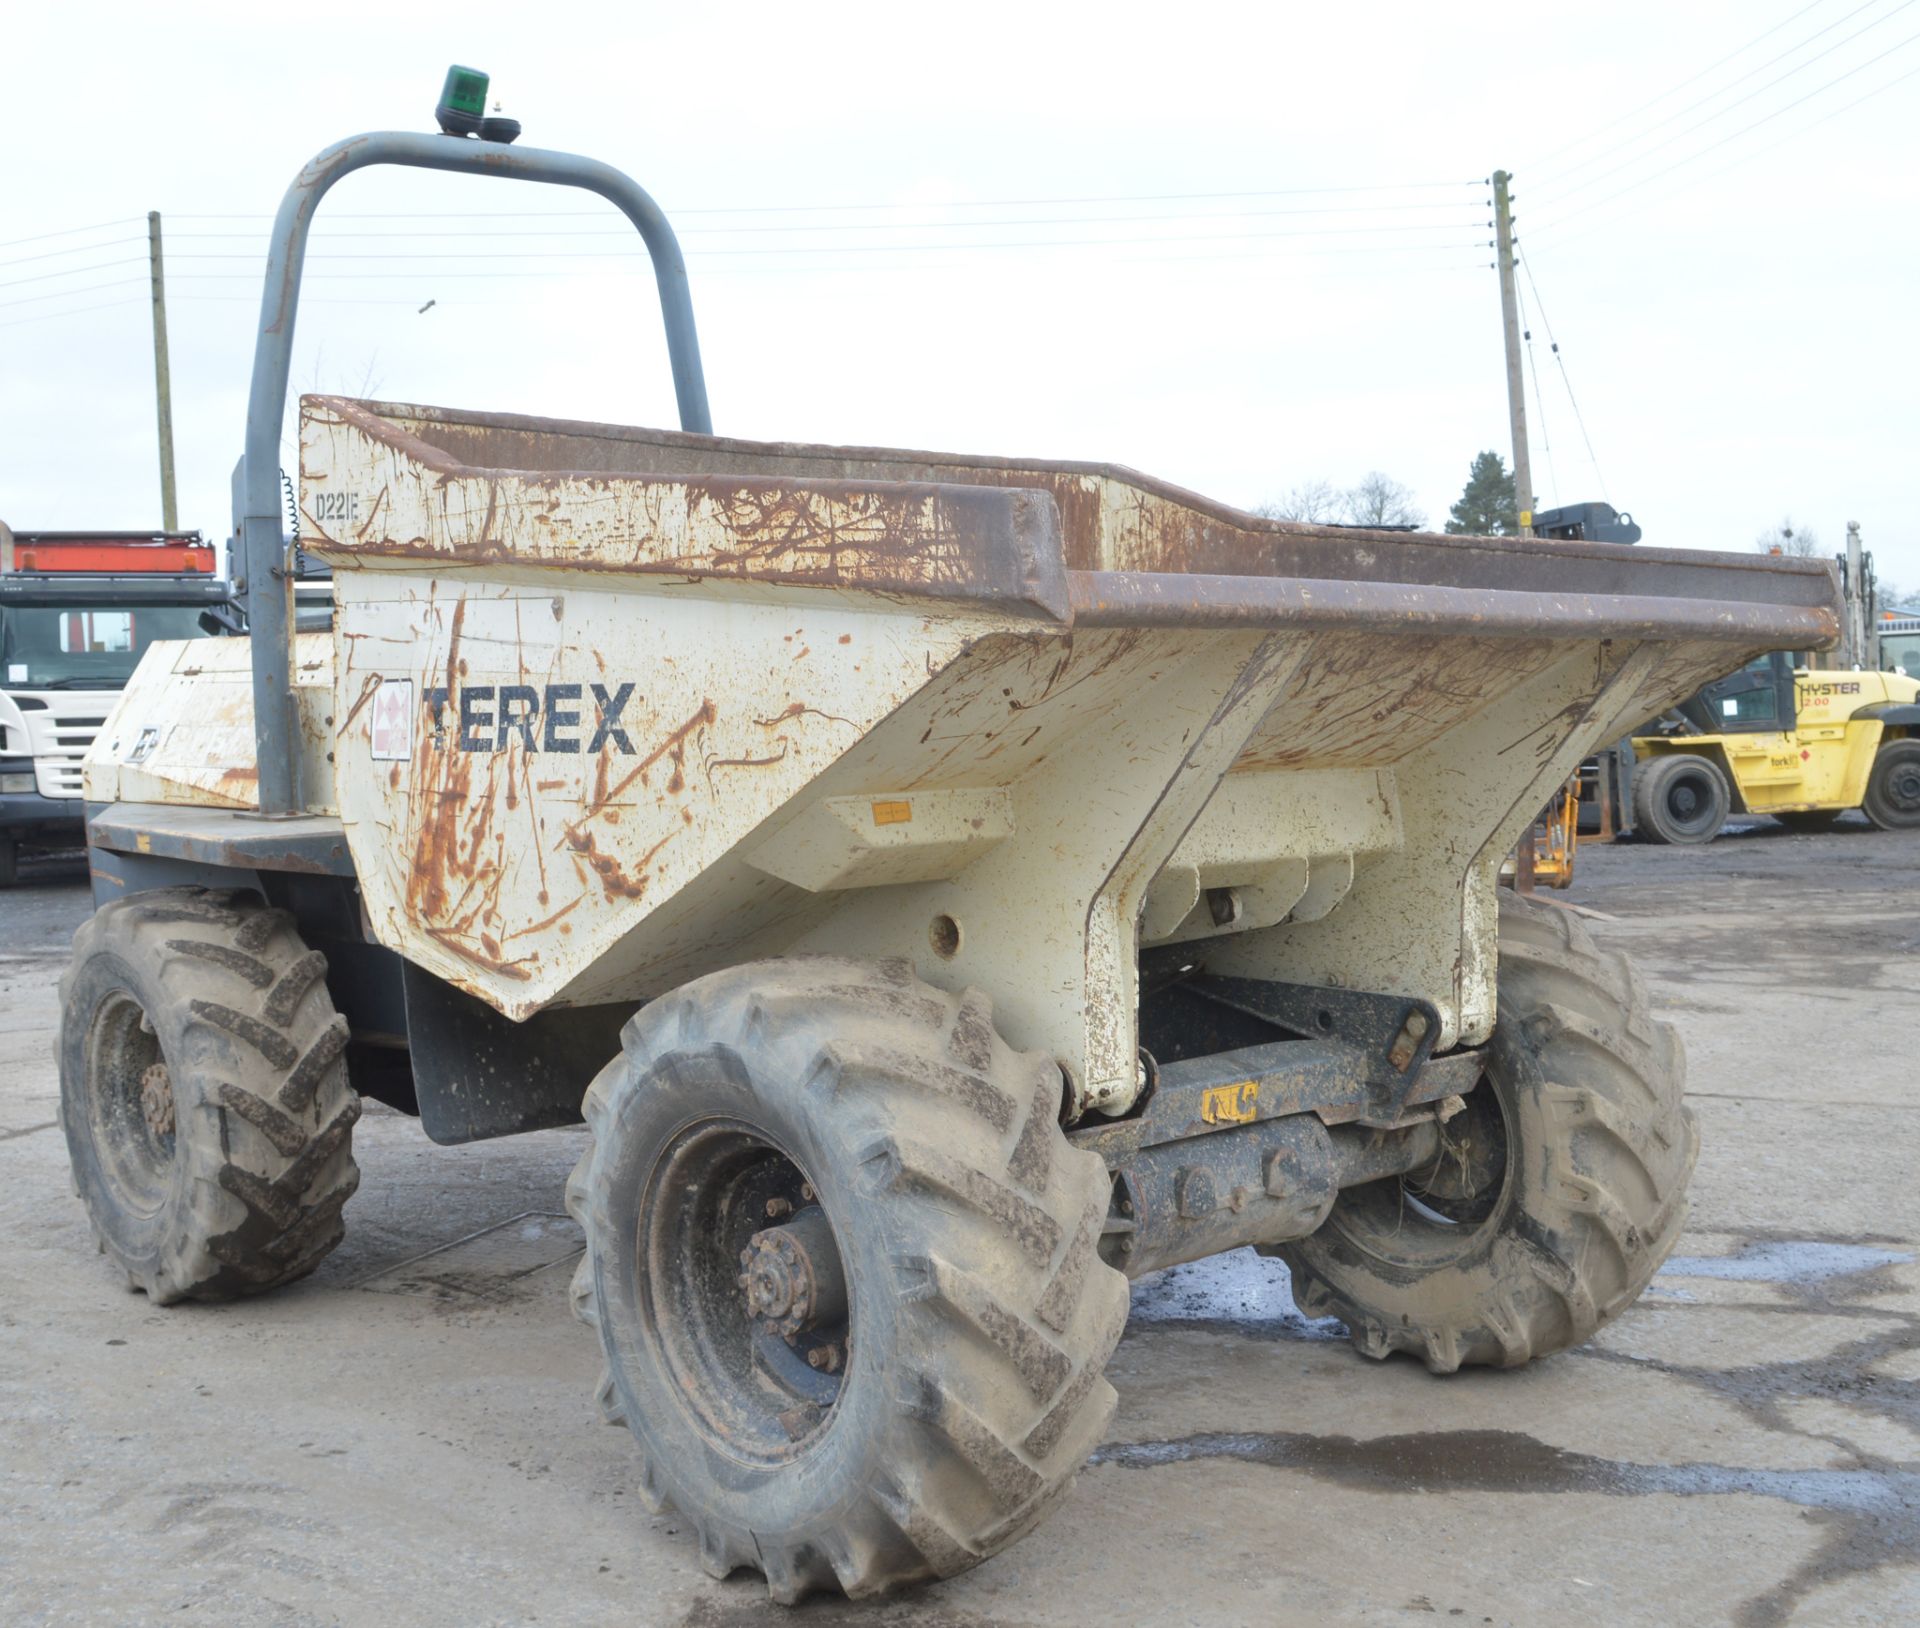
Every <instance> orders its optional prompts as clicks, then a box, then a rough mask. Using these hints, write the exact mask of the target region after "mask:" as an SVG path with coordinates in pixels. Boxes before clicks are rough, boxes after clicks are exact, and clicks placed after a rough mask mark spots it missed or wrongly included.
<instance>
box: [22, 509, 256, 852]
mask: <svg viewBox="0 0 1920 1628" xmlns="http://www.w3.org/2000/svg"><path fill="white" fill-rule="evenodd" d="M215 563H216V562H215V559H214V550H213V548H212V546H211V545H210V544H208V543H206V542H203V541H202V540H201V537H200V534H199V533H198V532H193V531H189V532H144V531H142V532H129V531H20V532H16V531H14V530H13V529H12V528H11V527H10V526H8V525H6V524H5V523H4V522H0V887H5V886H7V885H8V884H10V883H11V882H12V881H13V880H14V878H15V876H16V874H17V867H18V865H19V860H20V856H21V855H22V854H23V853H35V852H38V853H49V852H58V851H62V850H68V849H75V850H77V849H79V848H81V847H83V846H84V845H85V843H86V833H85V814H86V805H85V803H84V801H83V800H82V797H81V775H82V764H83V762H84V760H85V758H86V754H87V748H88V747H89V746H91V745H92V744H93V737H94V735H95V733H96V732H97V731H98V730H99V728H100V726H101V724H102V723H104V722H105V721H106V716H107V711H108V709H109V708H110V707H111V706H112V705H113V696H114V694H115V693H116V692H117V691H118V690H119V689H120V687H121V685H123V684H124V683H125V682H126V681H127V679H128V678H129V677H130V676H131V675H132V673H133V669H134V666H135V664H136V663H137V662H138V661H139V659H140V656H141V653H142V652H143V651H145V650H146V648H147V646H148V645H150V644H153V643H155V642H156V641H157V640H161V639H167V640H173V639H190V638H197V637H199V636H201V634H202V632H203V630H202V628H201V626H200V617H201V615H202V613H203V612H205V611H208V610H211V609H214V608H216V607H218V606H220V605H221V604H222V603H223V602H224V601H225V599H226V593H227V589H226V584H225V583H224V582H222V581H221V580H220V579H219V578H218V577H217V576H216V575H215V573H214V567H215Z"/></svg>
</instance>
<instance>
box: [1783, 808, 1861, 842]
mask: <svg viewBox="0 0 1920 1628" xmlns="http://www.w3.org/2000/svg"><path fill="white" fill-rule="evenodd" d="M1844 812H1845V810H1844V809H1838V808H1796V809H1793V810H1792V811H1790V812H1788V813H1782V814H1776V815H1774V818H1775V819H1776V820H1778V821H1779V822H1780V823H1781V824H1782V825H1784V826H1785V827H1786V828H1787V829H1788V830H1789V831H1799V832H1802V833H1804V834H1806V835H1808V836H1812V835H1816V834H1817V833H1819V832H1821V831H1831V830H1832V829H1833V827H1834V824H1835V822H1836V821H1837V820H1838V819H1839V818H1840V816H1841V815H1842V814H1843V813H1844Z"/></svg>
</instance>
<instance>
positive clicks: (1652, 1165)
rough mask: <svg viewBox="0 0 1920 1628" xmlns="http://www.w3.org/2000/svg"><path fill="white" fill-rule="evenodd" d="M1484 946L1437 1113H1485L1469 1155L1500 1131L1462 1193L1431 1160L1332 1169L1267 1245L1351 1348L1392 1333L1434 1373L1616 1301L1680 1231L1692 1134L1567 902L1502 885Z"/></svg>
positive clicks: (1679, 1086) (1554, 1344)
mask: <svg viewBox="0 0 1920 1628" xmlns="http://www.w3.org/2000/svg"><path fill="white" fill-rule="evenodd" d="M1499 950H1500V966H1499V979H1500V987H1499V1010H1498V1018H1497V1022H1496V1027H1495V1030H1494V1034H1493V1038H1492V1040H1491V1042H1490V1044H1489V1048H1488V1060H1487V1070H1486V1074H1485V1076H1484V1077H1483V1078H1482V1079H1481V1081H1480V1082H1479V1084H1478V1085H1477V1086H1476V1088H1475V1089H1474V1091H1473V1092H1472V1093H1471V1094H1470V1095H1469V1096H1468V1099H1467V1100H1468V1103H1469V1105H1470V1109H1469V1113H1468V1114H1463V1115H1461V1116H1459V1117H1458V1119H1456V1121H1455V1122H1454V1123H1453V1126H1451V1127H1450V1129H1451V1130H1452V1131H1453V1132H1454V1134H1455V1135H1456V1136H1457V1137H1459V1138H1460V1140H1459V1141H1457V1142H1456V1144H1455V1147H1456V1149H1464V1148H1465V1147H1466V1138H1467V1135H1468V1127H1470V1126H1472V1125H1474V1124H1475V1119H1474V1118H1473V1117H1470V1116H1488V1115H1491V1117H1490V1118H1488V1117H1481V1118H1479V1120H1478V1126H1479V1129H1478V1132H1477V1135H1478V1141H1479V1147H1480V1149H1481V1150H1482V1152H1481V1155H1479V1156H1480V1157H1483V1156H1484V1150H1485V1149H1487V1148H1488V1147H1497V1148H1499V1149H1500V1157H1499V1159H1498V1160H1497V1164H1496V1165H1493V1166H1489V1168H1491V1169H1493V1172H1494V1173H1493V1177H1492V1179H1490V1180H1489V1181H1487V1182H1485V1183H1484V1184H1482V1187H1481V1189H1480V1190H1479V1191H1478V1192H1475V1193H1472V1194H1464V1193H1463V1192H1462V1191H1461V1190H1460V1188H1459V1187H1458V1186H1449V1184H1448V1183H1447V1182H1445V1181H1443V1180H1440V1179H1439V1175H1440V1170H1439V1167H1436V1169H1435V1170H1429V1171H1422V1172H1416V1173H1415V1174H1414V1175H1412V1176H1409V1177H1406V1178H1401V1179H1396V1180H1390V1181H1381V1182H1373V1183H1370V1184H1368V1185H1366V1186H1363V1187H1354V1188H1349V1189H1348V1190H1347V1191H1346V1192H1344V1193H1342V1194H1341V1196H1340V1199H1339V1201H1338V1202H1337V1203H1336V1204H1335V1206H1334V1209H1333V1213H1332V1214H1331V1215H1330V1216H1329V1217H1328V1219H1327V1221H1326V1222H1325V1223H1324V1224H1323V1225H1322V1226H1321V1228H1320V1230H1319V1231H1317V1232H1315V1233H1314V1234H1313V1235H1312V1236H1311V1237H1309V1238H1307V1239H1305V1240H1303V1241H1302V1242H1300V1243H1297V1244H1291V1245H1286V1246H1283V1247H1282V1248H1281V1249H1280V1250H1279V1251H1278V1253H1279V1254H1281V1255H1282V1256H1283V1258H1284V1259H1285V1260H1286V1262H1287V1264H1288V1265H1289V1267H1290V1268H1291V1269H1292V1271H1293V1289H1294V1299H1295V1301H1296V1302H1297V1303H1298V1305H1299V1306H1300V1309H1301V1310H1302V1311H1304V1312H1306V1313H1307V1314H1308V1315H1310V1316H1332V1317H1338V1318H1339V1319H1340V1320H1341V1321H1342V1322H1344V1323H1345V1324H1346V1325H1347V1327H1348V1329H1349V1331H1350V1332H1351V1334H1352V1338H1353V1343H1354V1345H1355V1347H1356V1348H1357V1349H1358V1350H1360V1351H1361V1352H1362V1353H1363V1354H1365V1355H1367V1356H1370V1357H1375V1358H1383V1357H1386V1356H1388V1355H1390V1354H1391V1353H1392V1352H1395V1351H1406V1352H1409V1353H1411V1354H1412V1355H1414V1356H1416V1357H1419V1358H1421V1359H1422V1360H1423V1361H1424V1362H1425V1363H1426V1365H1427V1366H1428V1367H1429V1368H1430V1369H1432V1370H1433V1371H1434V1372H1435V1373H1451V1372H1452V1371H1453V1370H1455V1369H1456V1368H1459V1367H1462V1366H1463V1365H1468V1364H1488V1365H1493V1366H1498V1367H1503V1368H1512V1367H1517V1366H1519V1365H1520V1364H1521V1363H1524V1362H1527V1361H1529V1360H1531V1359H1533V1358H1536V1357H1543V1356H1547V1355H1549V1354H1551V1353H1553V1352H1555V1351H1563V1350H1565V1349H1567V1348H1568V1347H1569V1346H1574V1345H1578V1344H1580V1343H1581V1342H1582V1341H1583V1340H1585V1339H1587V1338H1588V1337H1589V1336H1590V1335H1592V1334H1593V1332H1594V1331H1595V1330H1596V1329H1598V1328H1599V1327H1600V1326H1601V1325H1602V1324H1603V1323H1606V1322H1608V1321H1609V1320H1610V1319H1612V1318H1614V1317H1617V1316H1618V1315H1619V1314H1620V1313H1621V1312H1622V1311H1624V1310H1625V1309H1626V1308H1627V1307H1628V1306H1629V1305H1630V1304H1632V1302H1633V1301H1634V1299H1635V1298H1636V1297H1637V1296H1638V1295H1639V1294H1640V1292H1641V1290H1643V1289H1644V1288H1645V1287H1646V1286H1647V1283H1648V1281H1649V1279H1651V1278H1652V1276H1653V1274H1654V1272H1655V1271H1656V1270H1657V1269H1658V1268H1659V1266H1660V1263H1661V1262H1662V1261H1664V1260H1665V1259H1666V1257H1667V1255H1668V1253H1669V1252H1670V1251H1671V1250H1672V1248H1673V1244H1674V1241H1675V1239H1677V1238H1678V1237H1679V1235H1680V1229H1681V1225H1682V1223H1683V1222H1684V1221H1685V1219H1686V1208H1687V1206H1686V1189H1687V1182H1688V1179H1689V1177H1690V1176H1691V1175H1692V1173H1693V1165H1694V1159H1695V1156H1696V1155H1697V1153H1698V1151H1699V1134H1698V1132H1697V1130H1696V1129H1695V1126H1694V1121H1693V1114H1692V1112H1691V1111H1690V1110H1689V1109H1688V1108H1687V1107H1686V1106H1685V1105H1684V1104H1683V1102H1682V1101H1681V1097H1682V1094H1683V1091H1684V1089H1685V1083H1686V1079H1685V1076H1686V1062H1685V1056H1684V1053H1683V1052H1682V1050H1681V1045H1680V1040H1679V1036H1678V1035H1676V1034H1675V1033H1674V1031H1673V1029H1672V1027H1671V1026H1670V1025H1668V1024H1665V1023H1658V1022H1655V1021H1654V1020H1653V1019H1652V1018H1651V1017H1650V1016H1649V1015H1648V1010H1647V998H1646V991H1645V989H1644V987H1643V986H1642V984H1641V982H1640V979H1639V977H1638V975H1637V974H1636V973H1635V971H1634V970H1633V967H1632V964H1631V963H1630V962H1629V961H1628V960H1627V958H1626V957H1625V956H1623V955H1620V954H1617V953H1615V952H1611V951H1608V952H1603V951H1601V950H1599V949H1598V948H1596V946H1595V945H1594V943H1593V941H1592V939H1591V938H1590V936H1589V935H1588V933H1587V931H1586V929H1585V928H1584V927H1583V926H1582V925H1581V924H1580V923H1579V922H1578V921H1577V920H1576V919H1575V918H1574V916H1573V915H1572V913H1571V912H1569V911H1566V910H1563V909H1557V908H1555V907H1553V906H1550V905H1546V904H1542V903H1538V902H1536V901H1534V900H1530V899H1523V898H1519V897H1517V896H1514V895H1511V894H1507V895H1503V896H1502V898H1501V901H1500V939H1499ZM1446 1157H1447V1156H1446V1155H1444V1154H1443V1164H1444V1161H1445V1159H1446ZM1457 1157H1458V1158H1459V1161H1460V1164H1459V1167H1460V1168H1464V1167H1465V1165H1466V1155H1465V1153H1464V1152H1461V1153H1459V1154H1458V1155H1457ZM1439 1188H1447V1189H1448V1196H1447V1197H1445V1198H1442V1197H1440V1196H1439V1195H1438V1192H1437V1191H1436V1190H1437V1189H1439Z"/></svg>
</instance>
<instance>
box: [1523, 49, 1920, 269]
mask: <svg viewBox="0 0 1920 1628" xmlns="http://www.w3.org/2000/svg"><path fill="white" fill-rule="evenodd" d="M1916 74H1920V67H1914V68H1909V69H1908V70H1907V71H1906V72H1905V73H1903V74H1897V75H1895V77H1893V78H1892V79H1889V80H1888V81H1887V82H1886V83H1885V84H1883V85H1875V86H1874V88H1873V89H1872V90H1869V91H1863V92H1862V93H1861V94H1860V95H1858V96H1856V97H1854V98H1853V100H1852V101H1850V102H1842V103H1841V104H1840V105H1839V106H1838V107H1836V108H1832V109H1830V110H1829V111H1827V112H1825V113H1822V114H1821V115H1820V117H1819V118H1817V119H1809V120H1808V121H1807V122H1806V123H1805V124H1803V125H1800V126H1798V127H1797V128H1795V129H1793V130H1789V131H1788V132H1787V133H1786V134H1785V135H1783V136H1781V137H1780V139H1779V140H1777V141H1769V142H1766V143H1764V144H1763V145H1761V146H1759V147H1756V148H1754V149H1753V150H1752V151H1751V152H1746V153H1742V154H1741V155H1740V156H1739V157H1738V158H1736V159H1733V160H1731V161H1730V162H1728V163H1725V164H1721V165H1719V166H1718V167H1717V168H1714V169H1711V170H1708V171H1707V172H1706V173H1705V174H1704V175H1693V176H1688V177H1687V178H1686V179H1685V180H1683V181H1681V182H1680V183H1679V185H1677V186H1671V187H1668V188H1667V189H1666V190H1665V191H1664V192H1656V193H1654V194H1653V195H1652V196H1651V197H1649V198H1647V199H1646V200H1645V202H1647V203H1650V204H1651V203H1661V202H1664V201H1665V200H1666V199H1668V198H1672V197H1676V196H1677V195H1678V194H1680V193H1682V192H1685V191H1686V190H1687V189H1688V188H1689V187H1697V186H1705V185H1706V184H1707V182H1709V181H1712V180H1716V179H1718V178H1719V177H1720V176H1722V175H1725V174H1727V173H1728V172H1729V171H1732V170H1737V169H1739V168H1740V166H1741V165H1742V164H1751V163H1752V162H1753V161H1754V160H1755V159H1756V158H1764V157H1765V156H1766V155H1767V154H1768V153H1773V152H1778V151H1779V150H1780V149H1781V148H1782V147H1784V146H1786V145H1787V144H1788V143H1789V142H1794V141H1798V140H1799V139H1800V138H1801V137H1802V136H1804V135H1806V134H1808V133H1809V132H1810V131H1813V130H1817V129H1818V128H1819V127H1820V126H1821V125H1823V124H1825V123H1827V122H1828V121H1829V120H1830V119H1837V118H1839V117H1840V116H1841V115H1842V114H1843V113H1851V112H1852V111H1853V110H1854V109H1855V108H1856V107H1859V106H1860V105H1861V104H1862V103H1863V102H1870V101H1872V100H1873V99H1874V97H1876V96H1880V95H1883V94H1884V93H1885V92H1887V91H1890V90H1892V89H1893V88H1894V86H1896V85H1900V84H1904V83H1905V82H1906V81H1907V80H1909V79H1912V78H1913V77H1914V76H1915V75H1916ZM1638 190H1639V189H1638V188H1637V187H1625V188H1622V189H1621V191H1619V192H1616V193H1615V194H1613V199H1619V198H1624V197H1625V196H1626V195H1627V194H1628V193H1629V192H1637V191H1638ZM1613 199H1605V200H1602V203H1603V204H1604V203H1606V202H1611V201H1613ZM1601 206H1602V205H1601V204H1594V205H1590V206H1588V208H1587V209H1585V210H1579V211H1576V213H1577V214H1581V215H1585V214H1587V213H1590V212H1591V211H1592V210H1595V209H1598V208H1600V207H1601ZM1571 218H1572V217H1571V216H1563V217H1562V218H1561V220H1559V221H1549V222H1548V223H1547V224H1546V225H1545V226H1541V227H1537V228H1535V230H1536V231H1542V232H1546V231H1551V232H1553V233H1554V234H1555V235H1554V239H1553V242H1554V247H1556V248H1559V247H1561V246H1562V245H1564V244H1569V243H1578V242H1579V241H1580V240H1581V239H1582V238H1583V237H1588V236H1591V235H1592V234H1593V233H1595V232H1600V231H1608V230H1611V223H1609V222H1606V221H1595V222H1593V223H1592V224H1590V225H1586V226H1582V227H1580V228H1579V229H1578V230H1576V231H1573V232H1568V233H1565V234H1564V235H1562V234H1560V233H1559V227H1560V226H1561V225H1562V224H1564V222H1565V221H1567V220H1569V219H1571Z"/></svg>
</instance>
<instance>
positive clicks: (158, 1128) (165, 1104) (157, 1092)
mask: <svg viewBox="0 0 1920 1628" xmlns="http://www.w3.org/2000/svg"><path fill="white" fill-rule="evenodd" d="M140 1112H141V1113H142V1114H143V1115H145V1116H146V1121H147V1129H148V1130H150V1131H152V1132H153V1134H154V1135H155V1136H160V1137H166V1136H171V1135H173V1127H174V1112H173V1076H172V1075H171V1074H169V1073H168V1072H167V1065H166V1064H165V1063H154V1064H152V1065H151V1066H149V1067H148V1068H147V1070H146V1071H145V1072H144V1073H143V1074H142V1075H141V1076H140Z"/></svg>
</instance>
